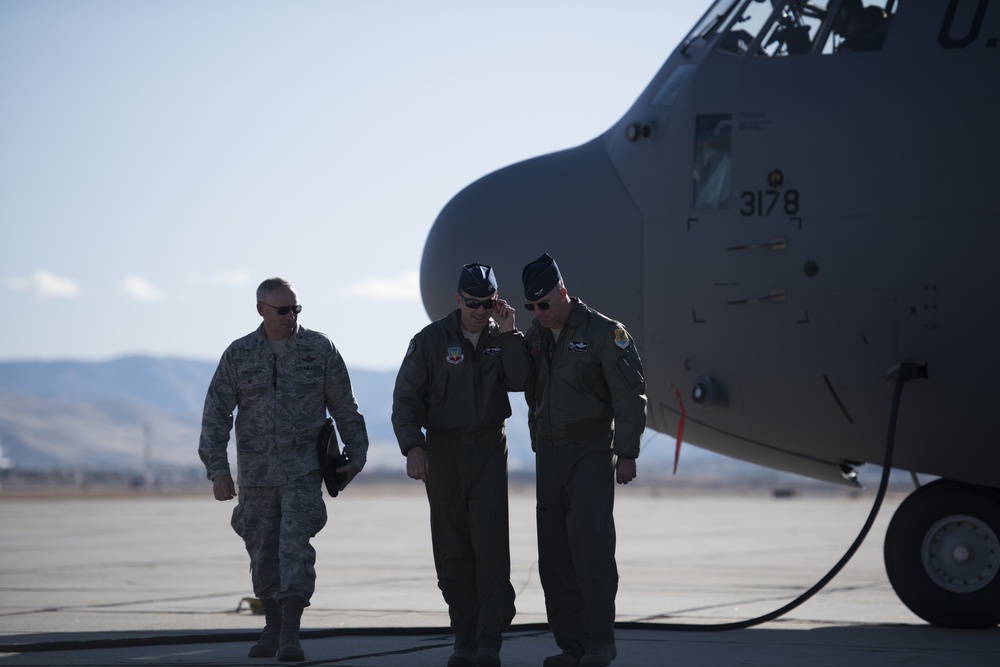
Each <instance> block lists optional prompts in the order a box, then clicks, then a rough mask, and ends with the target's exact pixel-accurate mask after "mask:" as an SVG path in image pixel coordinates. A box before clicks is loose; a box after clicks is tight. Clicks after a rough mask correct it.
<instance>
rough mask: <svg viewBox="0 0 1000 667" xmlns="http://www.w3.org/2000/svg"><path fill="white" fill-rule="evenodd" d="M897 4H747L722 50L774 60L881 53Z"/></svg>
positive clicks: (819, 0)
mask: <svg viewBox="0 0 1000 667" xmlns="http://www.w3.org/2000/svg"><path fill="white" fill-rule="evenodd" d="M894 6H895V0H884V4H883V5H881V6H880V5H879V4H871V5H867V6H866V5H865V4H864V2H863V0H830V1H829V2H828V1H827V0H786V1H784V2H781V1H779V0H746V2H745V3H744V4H742V5H741V6H740V7H739V10H738V11H736V12H734V14H733V16H734V18H733V19H732V20H731V21H730V23H729V25H728V26H727V28H726V31H725V35H724V36H723V37H722V39H721V40H719V46H718V49H719V50H720V51H724V52H726V53H732V54H734V55H743V54H745V53H751V54H752V55H753V56H754V57H769V58H770V57H776V56H790V55H799V54H804V53H812V52H813V51H822V52H823V53H840V52H846V51H877V50H879V49H881V48H882V42H883V41H884V40H885V35H886V32H887V31H888V30H889V22H890V20H891V19H892V11H893V7H894ZM819 43H822V48H820V47H819Z"/></svg>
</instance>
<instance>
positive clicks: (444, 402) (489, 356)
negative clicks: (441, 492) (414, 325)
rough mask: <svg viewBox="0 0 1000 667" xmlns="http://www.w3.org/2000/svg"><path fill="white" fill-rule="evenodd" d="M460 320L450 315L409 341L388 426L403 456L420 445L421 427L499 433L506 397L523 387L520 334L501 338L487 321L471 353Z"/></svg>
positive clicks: (525, 372)
mask: <svg viewBox="0 0 1000 667" xmlns="http://www.w3.org/2000/svg"><path fill="white" fill-rule="evenodd" d="M461 317H462V313H461V311H460V310H455V311H453V312H452V313H451V314H449V315H447V316H445V317H443V318H441V319H440V320H437V321H436V322H431V323H430V324H428V325H427V326H426V327H424V328H423V329H422V330H420V332H418V333H417V335H416V336H414V337H413V339H412V340H411V341H410V346H409V348H408V349H407V351H406V357H405V358H404V359H403V363H402V365H401V366H400V368H399V373H398V374H397V375H396V387H395V390H394V391H393V395H392V427H393V430H394V431H395V432H396V439H397V440H398V441H399V448H400V449H401V450H402V452H403V454H406V452H408V451H409V450H410V449H412V448H413V447H423V446H424V443H425V441H424V434H423V433H422V432H421V429H422V428H423V429H427V430H428V431H433V432H441V433H448V432H453V433H455V434H456V435H458V434H462V433H475V432H477V431H482V430H487V429H493V428H499V427H500V425H501V424H503V422H504V420H505V419H507V417H510V399H508V397H507V392H508V391H523V390H524V387H525V385H526V384H527V381H528V378H529V376H530V373H531V360H530V359H529V358H528V355H527V352H526V351H525V347H524V337H523V334H521V332H520V331H516V330H515V331H508V332H505V333H501V332H500V327H499V325H497V323H496V322H494V321H493V320H489V322H488V323H487V325H486V328H485V329H483V332H482V334H480V336H479V343H478V345H477V346H476V348H475V349H472V343H471V342H470V341H469V340H468V339H467V338H466V337H465V336H464V334H463V333H462V328H461Z"/></svg>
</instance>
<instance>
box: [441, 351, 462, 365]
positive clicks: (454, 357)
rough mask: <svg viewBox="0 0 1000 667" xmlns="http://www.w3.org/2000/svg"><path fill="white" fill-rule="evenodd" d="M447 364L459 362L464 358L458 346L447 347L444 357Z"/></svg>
mask: <svg viewBox="0 0 1000 667" xmlns="http://www.w3.org/2000/svg"><path fill="white" fill-rule="evenodd" d="M445 359H447V360H448V363H449V364H460V363H462V360H463V359H465V355H464V354H462V348H460V347H449V348H448V356H447V357H445Z"/></svg>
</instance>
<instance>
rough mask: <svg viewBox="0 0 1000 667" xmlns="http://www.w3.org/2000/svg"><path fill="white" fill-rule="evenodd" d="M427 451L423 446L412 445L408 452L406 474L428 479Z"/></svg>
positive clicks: (412, 477)
mask: <svg viewBox="0 0 1000 667" xmlns="http://www.w3.org/2000/svg"><path fill="white" fill-rule="evenodd" d="M427 469H428V465H427V452H425V451H424V448H423V447H411V448H410V450H409V451H407V452H406V474H407V475H408V476H409V477H410V479H419V480H422V481H424V482H426V481H427Z"/></svg>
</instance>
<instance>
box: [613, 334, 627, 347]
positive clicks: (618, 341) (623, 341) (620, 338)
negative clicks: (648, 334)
mask: <svg viewBox="0 0 1000 667" xmlns="http://www.w3.org/2000/svg"><path fill="white" fill-rule="evenodd" d="M615 345H617V346H618V347H620V348H621V349H623V350H624V349H625V348H626V347H628V334H627V333H625V330H624V329H615Z"/></svg>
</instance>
